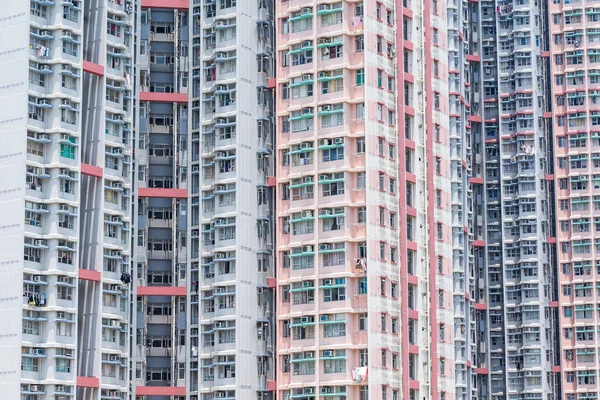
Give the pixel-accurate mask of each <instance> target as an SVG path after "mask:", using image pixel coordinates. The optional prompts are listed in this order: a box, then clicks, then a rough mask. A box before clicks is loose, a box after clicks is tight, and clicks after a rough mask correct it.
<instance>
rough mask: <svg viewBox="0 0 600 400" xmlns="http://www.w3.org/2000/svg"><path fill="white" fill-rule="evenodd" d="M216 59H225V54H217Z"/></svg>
mask: <svg viewBox="0 0 600 400" xmlns="http://www.w3.org/2000/svg"><path fill="white" fill-rule="evenodd" d="M216 57H217V58H225V57H227V54H225V53H217V54H216Z"/></svg>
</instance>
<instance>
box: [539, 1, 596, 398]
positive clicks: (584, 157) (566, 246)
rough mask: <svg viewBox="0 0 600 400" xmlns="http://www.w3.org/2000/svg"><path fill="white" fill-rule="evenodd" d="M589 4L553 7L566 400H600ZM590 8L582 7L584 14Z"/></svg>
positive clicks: (592, 24) (592, 40)
mask: <svg viewBox="0 0 600 400" xmlns="http://www.w3.org/2000/svg"><path fill="white" fill-rule="evenodd" d="M593 5H594V4H593V3H592V2H589V1H578V2H574V3H571V4H569V5H566V4H565V5H562V4H550V5H549V8H550V12H549V14H550V16H549V22H550V27H551V48H550V57H551V58H550V65H551V73H552V76H551V80H552V94H553V99H552V100H553V101H552V106H553V130H554V139H553V147H554V156H555V157H554V176H550V177H548V178H551V179H553V180H554V184H555V191H556V204H555V209H556V239H555V242H556V249H557V257H558V270H557V276H558V280H559V285H558V286H559V290H558V306H559V307H558V313H559V316H560V327H561V329H560V332H559V335H560V346H561V366H560V367H557V368H556V370H557V372H559V373H560V375H561V386H562V391H563V397H562V398H563V399H567V400H575V399H577V400H579V399H596V398H598V397H597V395H598V388H599V387H600V386H599V384H598V376H597V367H598V355H597V352H598V349H597V347H598V335H597V331H598V328H599V326H598V325H599V322H598V315H597V313H598V312H597V311H596V308H597V301H598V299H599V298H600V297H599V296H600V291H599V290H598V288H597V286H598V279H599V276H600V275H599V273H600V268H598V266H599V261H597V260H598V254H600V243H599V242H598V240H599V239H598V236H597V234H594V232H598V231H599V229H600V222H599V220H598V216H597V215H598V214H597V213H598V210H600V207H599V204H600V203H598V198H599V197H598V194H599V193H600V192H599V191H598V188H600V183H599V182H598V175H596V174H598V173H599V172H600V120H598V117H597V115H598V114H600V105H599V104H600V102H599V101H598V100H597V99H598V98H597V97H596V96H597V94H598V93H600V79H598V77H597V76H598V72H599V70H600V59H597V56H596V55H595V54H596V52H598V50H597V48H598V43H599V41H598V36H596V33H595V32H596V31H597V30H598V28H600V22H598V18H597V17H598V13H597V9H596V8H591V7H592V6H593ZM586 6H587V7H586Z"/></svg>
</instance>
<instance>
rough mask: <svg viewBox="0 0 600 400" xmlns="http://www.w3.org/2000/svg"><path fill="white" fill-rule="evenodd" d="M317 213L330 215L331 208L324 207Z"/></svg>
mask: <svg viewBox="0 0 600 400" xmlns="http://www.w3.org/2000/svg"><path fill="white" fill-rule="evenodd" d="M319 215H331V210H330V209H329V208H324V209H322V210H321V211H319Z"/></svg>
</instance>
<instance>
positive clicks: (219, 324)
mask: <svg viewBox="0 0 600 400" xmlns="http://www.w3.org/2000/svg"><path fill="white" fill-rule="evenodd" d="M215 327H216V328H225V322H215Z"/></svg>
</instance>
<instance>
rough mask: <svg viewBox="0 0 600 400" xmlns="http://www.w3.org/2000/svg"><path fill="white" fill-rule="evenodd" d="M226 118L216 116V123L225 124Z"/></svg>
mask: <svg viewBox="0 0 600 400" xmlns="http://www.w3.org/2000/svg"><path fill="white" fill-rule="evenodd" d="M226 123H227V120H226V119H225V118H217V124H226Z"/></svg>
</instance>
